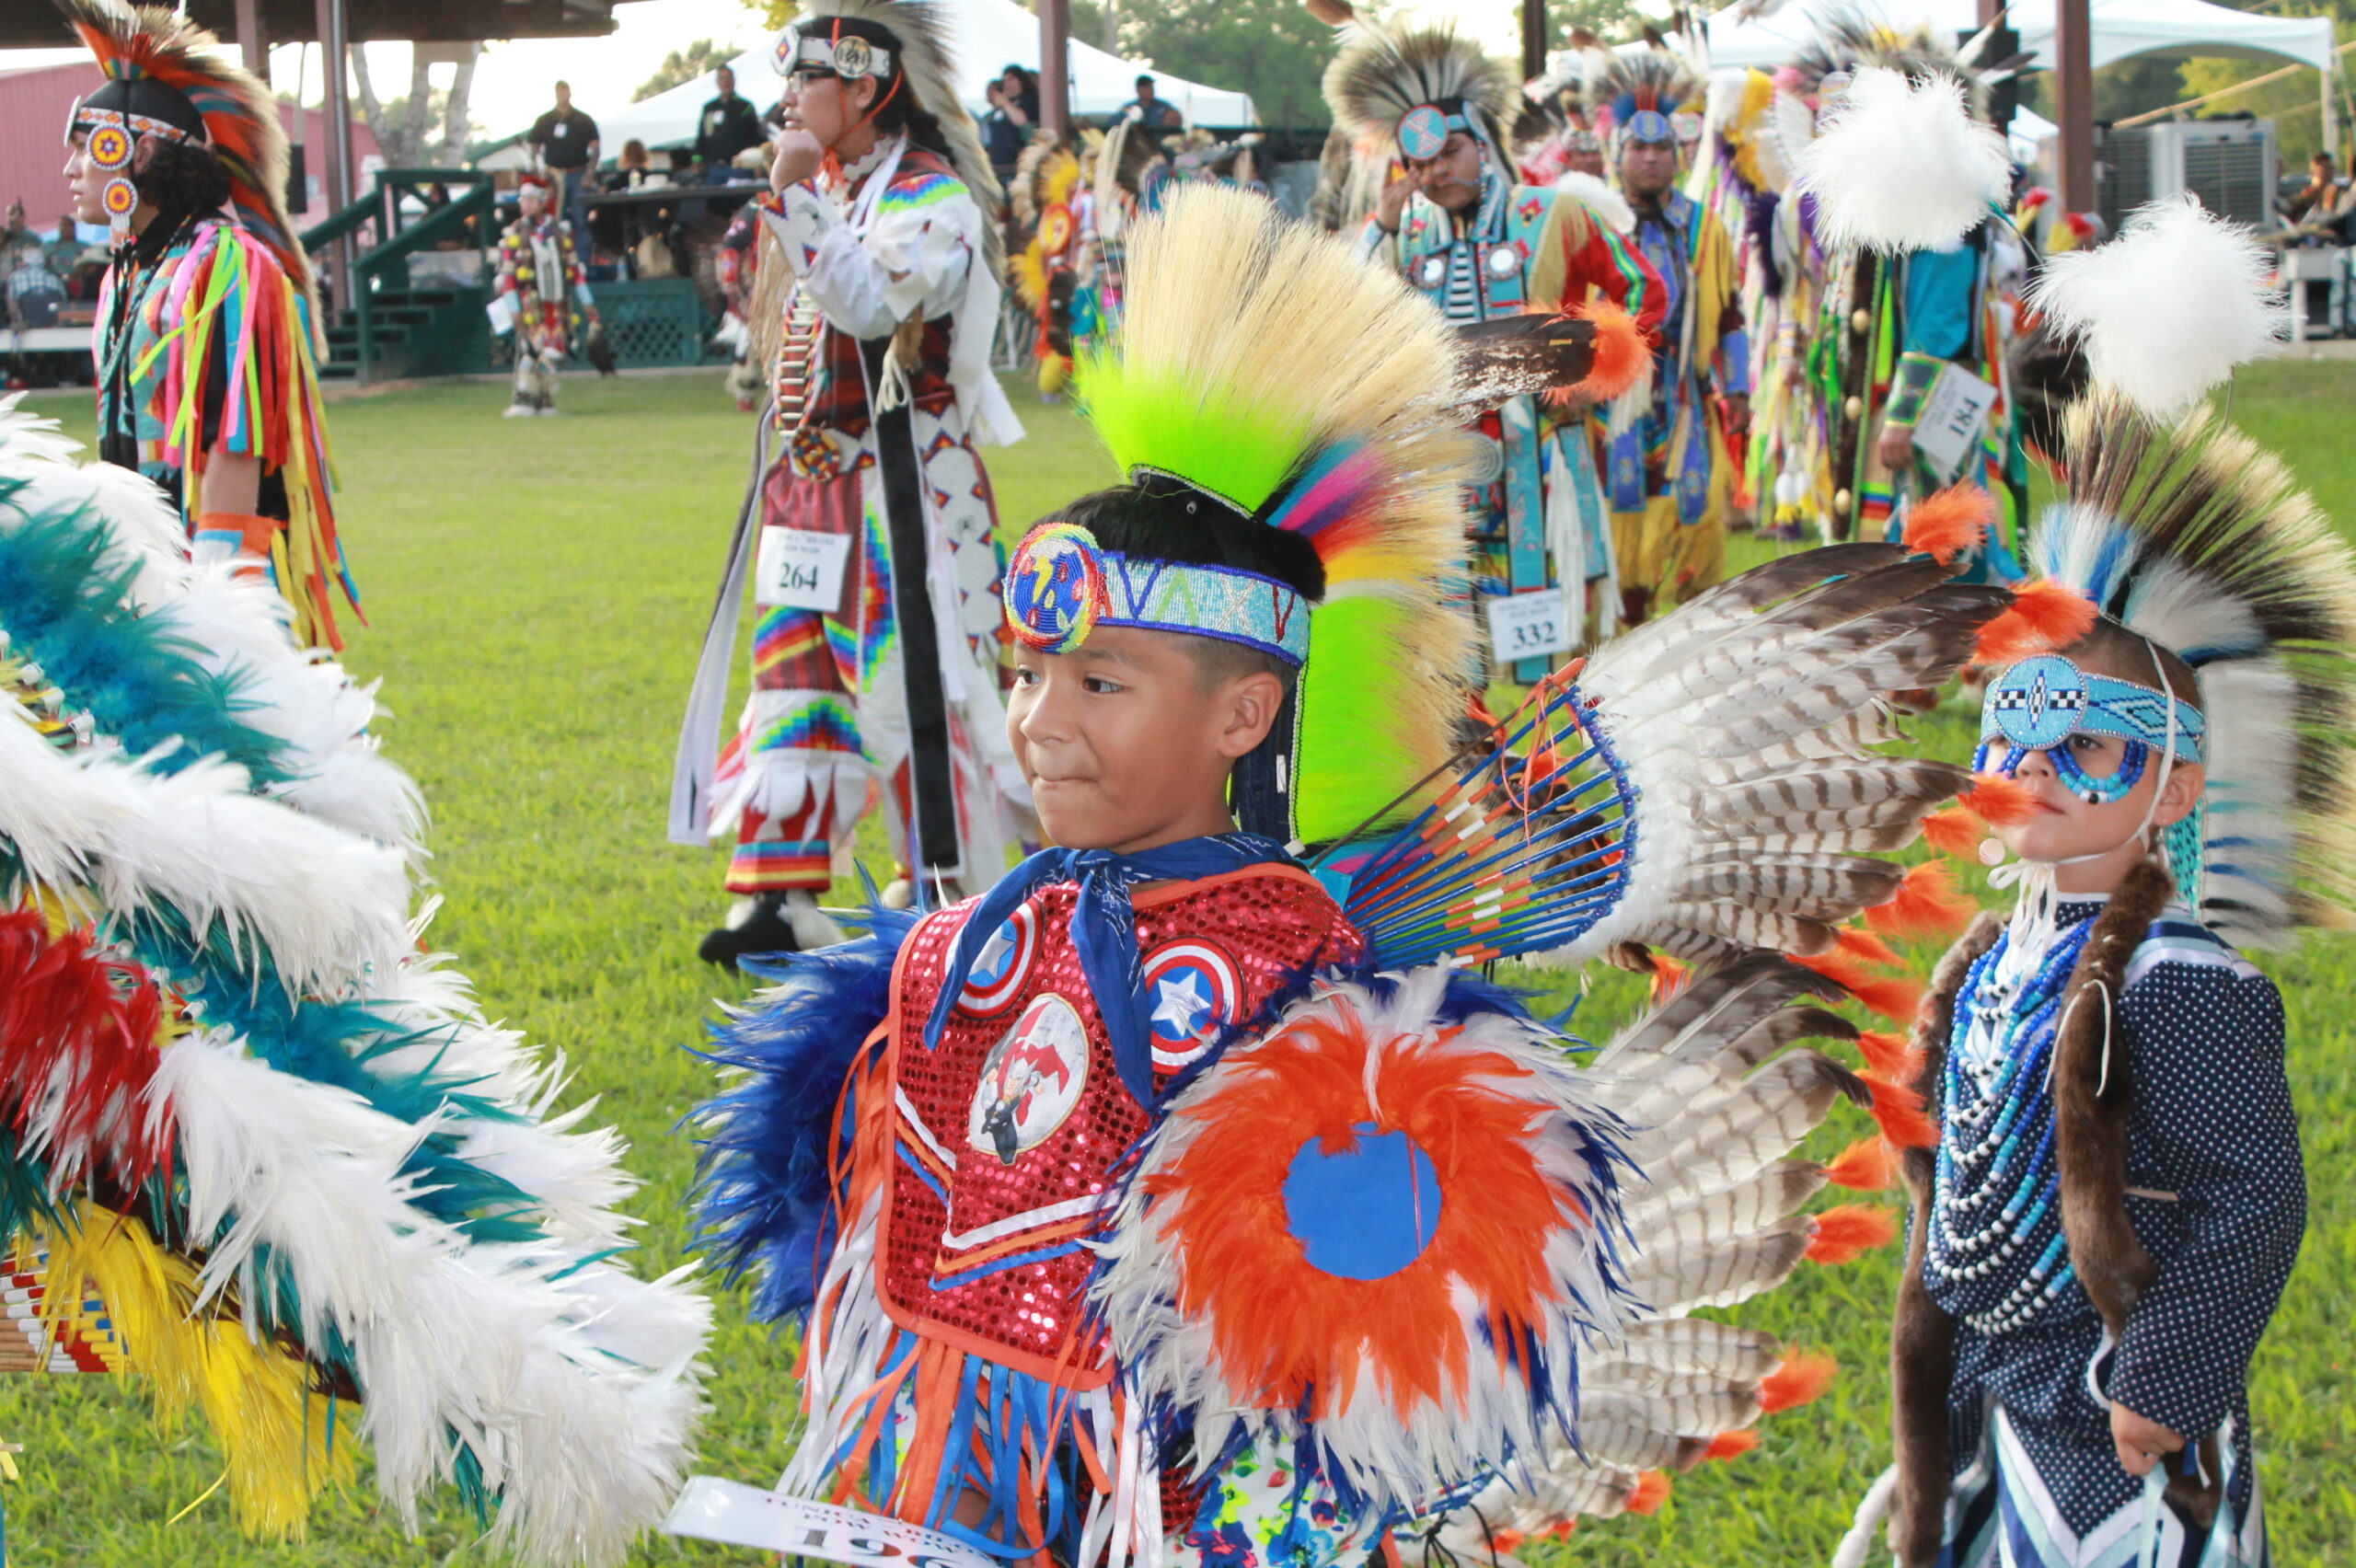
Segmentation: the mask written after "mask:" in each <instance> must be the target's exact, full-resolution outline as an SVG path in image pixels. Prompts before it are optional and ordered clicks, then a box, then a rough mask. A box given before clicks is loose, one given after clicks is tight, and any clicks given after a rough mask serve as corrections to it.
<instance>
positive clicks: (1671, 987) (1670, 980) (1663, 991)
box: [1652, 952, 1692, 1007]
mask: <svg viewBox="0 0 2356 1568" xmlns="http://www.w3.org/2000/svg"><path fill="white" fill-rule="evenodd" d="M1690 979H1692V970H1690V969H1688V968H1687V967H1686V966H1685V965H1684V964H1682V963H1679V962H1678V961H1677V960H1676V959H1673V958H1671V957H1669V955H1668V954H1667V953H1665V952H1657V953H1655V954H1653V993H1652V999H1653V1006H1655V1007H1658V1006H1660V1005H1661V1003H1663V1002H1665V1001H1667V1000H1669V997H1673V996H1675V995H1677V993H1678V992H1680V991H1682V990H1683V989H1685V982H1686V981H1688V980H1690Z"/></svg>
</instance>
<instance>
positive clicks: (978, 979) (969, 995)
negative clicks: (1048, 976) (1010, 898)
mask: <svg viewBox="0 0 2356 1568" xmlns="http://www.w3.org/2000/svg"><path fill="white" fill-rule="evenodd" d="M1038 951H1039V912H1038V910H1037V909H1036V908H1035V907H1034V905H1029V904H1024V905H1020V906H1018V907H1017V908H1016V909H1015V911H1014V913H1013V914H1011V915H1010V916H1008V917H1007V918H1006V920H1005V922H1004V923H1003V924H1001V925H1000V926H999V928H998V929H997V930H995V931H992V932H991V933H990V935H989V940H987V941H985V942H983V943H982V946H981V951H978V952H976V954H974V962H973V964H972V965H971V966H970V967H969V968H967V969H966V971H965V983H964V986H961V987H960V988H959V990H958V992H957V1007H958V1009H959V1010H960V1011H963V1012H966V1013H970V1014H972V1015H973V1016H974V1017H976V1018H988V1017H990V1016H991V1015H992V1014H995V1013H1002V1012H1004V1011H1005V1010H1006V1009H1008V1008H1010V1007H1012V1006H1013V1005H1014V998H1015V997H1019V996H1021V995H1022V983H1023V982H1024V981H1025V980H1028V979H1029V978H1030V977H1031V960H1032V958H1033V957H1034V955H1035V954H1036V953H1037V952H1038ZM948 961H949V962H950V963H955V962H956V961H957V946H956V944H955V943H954V942H953V943H951V944H950V947H949V953H948Z"/></svg>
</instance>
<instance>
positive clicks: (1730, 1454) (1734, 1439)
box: [1702, 1426, 1759, 1460]
mask: <svg viewBox="0 0 2356 1568" xmlns="http://www.w3.org/2000/svg"><path fill="white" fill-rule="evenodd" d="M1756 1447H1759V1434H1758V1433H1756V1432H1754V1431H1752V1430H1751V1429H1750V1427H1748V1426H1746V1427H1743V1428H1741V1429H1740V1430H1739V1431H1735V1432H1721V1433H1719V1434H1718V1435H1716V1436H1715V1437H1713V1438H1711V1439H1710V1446H1709V1447H1706V1448H1704V1449H1703V1450H1702V1458H1703V1459H1704V1460H1708V1459H1733V1458H1741V1457H1742V1456H1743V1455H1745V1454H1747V1453H1749V1452H1750V1450H1751V1449H1753V1448H1756Z"/></svg>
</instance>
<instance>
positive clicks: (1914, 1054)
mask: <svg viewBox="0 0 2356 1568" xmlns="http://www.w3.org/2000/svg"><path fill="white" fill-rule="evenodd" d="M1857 1050H1858V1052H1859V1054H1861V1055H1863V1056H1864V1057H1865V1071H1867V1072H1869V1073H1872V1074H1873V1075H1874V1076H1875V1077H1877V1078H1886V1079H1888V1081H1889V1082H1891V1083H1909V1084H1911V1083H1912V1082H1913V1081H1914V1076H1915V1075H1916V1074H1917V1073H1919V1072H1921V1071H1922V1070H1923V1053H1922V1052H1920V1051H1917V1050H1916V1049H1914V1046H1913V1043H1912V1042H1911V1041H1910V1040H1908V1039H1907V1038H1906V1036H1904V1035H1902V1034H1888V1033H1885V1032H1882V1031H1880V1030H1873V1029H1869V1030H1867V1031H1865V1032H1864V1033H1863V1034H1860V1035H1858V1036H1857Z"/></svg>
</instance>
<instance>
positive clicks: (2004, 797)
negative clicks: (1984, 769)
mask: <svg viewBox="0 0 2356 1568" xmlns="http://www.w3.org/2000/svg"><path fill="white" fill-rule="evenodd" d="M1956 801H1957V803H1958V804H1959V805H1961V806H1962V807H1963V809H1964V810H1966V811H1968V812H1969V813H1971V814H1972V815H1973V816H1976V817H1978V818H1979V819H1980V820H1981V822H1984V823H1986V824H1988V825H1989V826H1991V827H2011V826H2013V825H2015V824H2018V823H2024V822H2027V820H2028V818H2029V813H2031V812H2033V811H2035V810H2036V809H2037V803H2036V801H2033V800H2032V799H2031V798H2030V796H2029V792H2028V786H2027V785H2026V784H2024V783H2022V782H2021V781H2020V780H2019V779H2017V778H2005V777H2004V775H2003V774H2001V773H1975V774H1973V775H1972V777H1971V788H1970V789H1969V790H1965V791H1964V792H1963V793H1962V794H1960V795H1958V796H1957V797H1956Z"/></svg>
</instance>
